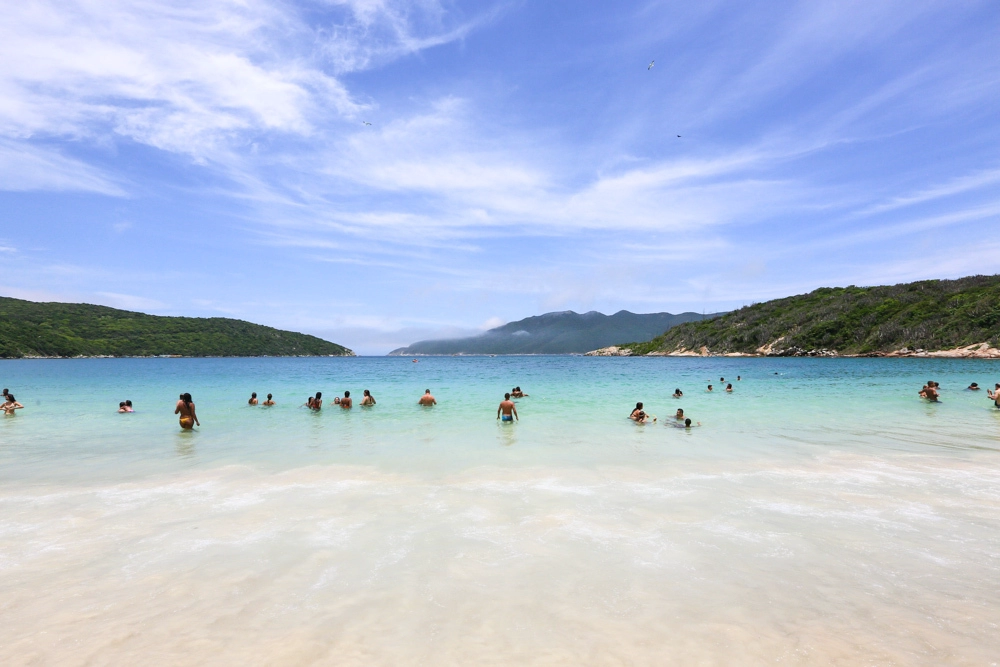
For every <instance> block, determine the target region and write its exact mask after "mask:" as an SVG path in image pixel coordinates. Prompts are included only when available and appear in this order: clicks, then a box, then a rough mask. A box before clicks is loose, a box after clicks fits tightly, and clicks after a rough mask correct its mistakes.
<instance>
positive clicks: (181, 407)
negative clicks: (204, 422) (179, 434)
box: [174, 394, 201, 431]
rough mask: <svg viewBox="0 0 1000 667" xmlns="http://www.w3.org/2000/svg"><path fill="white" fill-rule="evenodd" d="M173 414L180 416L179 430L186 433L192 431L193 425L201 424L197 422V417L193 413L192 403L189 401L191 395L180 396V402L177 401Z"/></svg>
mask: <svg viewBox="0 0 1000 667" xmlns="http://www.w3.org/2000/svg"><path fill="white" fill-rule="evenodd" d="M174 414H175V415H180V416H181V417H180V424H181V428H182V429H184V430H186V431H190V430H191V429H193V428H194V426H195V424H197V425H198V426H201V422H200V421H198V415H197V413H195V411H194V402H193V401H192V400H191V394H181V398H180V400H179V401H177V407H176V408H174Z"/></svg>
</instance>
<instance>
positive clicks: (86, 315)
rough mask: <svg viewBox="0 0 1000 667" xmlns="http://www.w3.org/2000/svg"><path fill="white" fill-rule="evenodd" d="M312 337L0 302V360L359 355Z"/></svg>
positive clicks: (204, 321)
mask: <svg viewBox="0 0 1000 667" xmlns="http://www.w3.org/2000/svg"><path fill="white" fill-rule="evenodd" d="M353 354H354V353H353V352H351V351H350V350H348V349H347V348H346V347H343V346H341V345H337V344H336V343H331V342H328V341H325V340H323V339H322V338H317V337H315V336H308V335H306V334H300V333H294V332H291V331H282V330H280V329H272V328H271V327H265V326H261V325H259V324H251V323H250V322H244V321H242V320H232V319H228V318H225V317H208V318H202V317H160V316H156V315H145V314H143V313H133V312H129V311H127V310H117V309H115V308H108V307H106V306H92V305H89V304H83V303H35V302H33V301H22V300H21V299H10V298H6V297H0V357H4V358H12V357H76V356H99V355H111V356H116V357H117V356H139V357H144V356H156V355H182V356H186V357H257V356H327V355H333V356H353Z"/></svg>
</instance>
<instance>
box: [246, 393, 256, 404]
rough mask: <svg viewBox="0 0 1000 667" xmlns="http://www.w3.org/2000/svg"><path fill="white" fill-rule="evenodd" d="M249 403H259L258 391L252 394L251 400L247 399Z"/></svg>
mask: <svg viewBox="0 0 1000 667" xmlns="http://www.w3.org/2000/svg"><path fill="white" fill-rule="evenodd" d="M247 405H257V392H252V393H251V394H250V400H249V401H247Z"/></svg>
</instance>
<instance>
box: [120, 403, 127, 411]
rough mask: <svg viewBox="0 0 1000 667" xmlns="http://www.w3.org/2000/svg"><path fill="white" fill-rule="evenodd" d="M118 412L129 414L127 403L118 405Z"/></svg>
mask: <svg viewBox="0 0 1000 667" xmlns="http://www.w3.org/2000/svg"><path fill="white" fill-rule="evenodd" d="M118 412H128V410H126V409H125V401H122V402H121V403H119V404H118Z"/></svg>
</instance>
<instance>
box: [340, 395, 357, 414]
mask: <svg viewBox="0 0 1000 667" xmlns="http://www.w3.org/2000/svg"><path fill="white" fill-rule="evenodd" d="M340 407H342V408H344V409H345V410H350V409H351V408H353V407H354V399H352V398H351V392H349V391H345V392H344V397H343V398H342V399H340Z"/></svg>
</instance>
